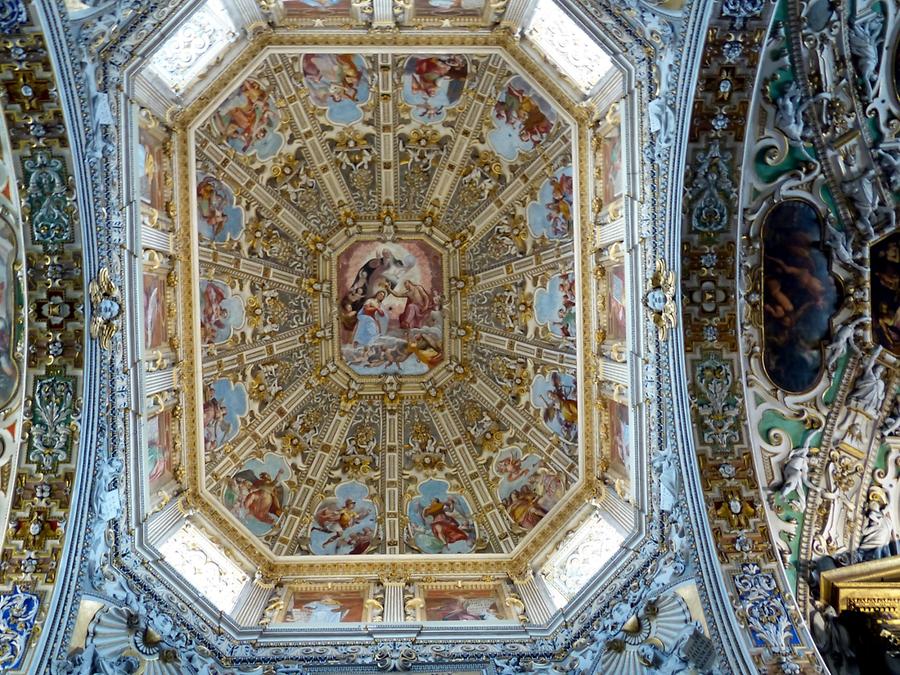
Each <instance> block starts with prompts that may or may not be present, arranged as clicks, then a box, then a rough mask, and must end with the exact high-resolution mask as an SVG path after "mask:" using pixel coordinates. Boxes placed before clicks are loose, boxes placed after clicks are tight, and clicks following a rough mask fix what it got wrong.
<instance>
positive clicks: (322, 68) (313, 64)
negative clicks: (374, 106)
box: [302, 54, 370, 124]
mask: <svg viewBox="0 0 900 675" xmlns="http://www.w3.org/2000/svg"><path fill="white" fill-rule="evenodd" d="M302 64H303V81H304V82H305V83H306V86H307V88H308V89H309V98H310V100H311V101H312V102H313V103H314V104H316V105H317V106H319V107H320V108H325V109H326V111H327V112H326V113H325V116H326V117H327V118H328V120H329V121H330V122H332V123H333V124H353V123H354V122H359V121H360V120H361V119H362V117H363V111H362V108H361V107H360V106H361V104H363V103H366V102H367V101H368V100H369V93H370V92H369V69H368V67H367V66H366V61H365V59H364V58H363V57H362V56H361V55H359V54H304V55H303V62H302Z"/></svg>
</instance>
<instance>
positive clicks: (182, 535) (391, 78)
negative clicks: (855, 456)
mask: <svg viewBox="0 0 900 675" xmlns="http://www.w3.org/2000/svg"><path fill="white" fill-rule="evenodd" d="M215 16H216V18H215V21H213V20H212V19H204V20H207V21H209V30H210V31H212V32H215V31H219V32H222V35H223V36H225V37H228V36H232V37H231V38H230V39H234V40H236V45H235V47H233V48H229V49H226V50H224V51H223V52H221V53H220V55H219V56H218V57H215V58H209V57H208V56H203V57H202V58H201V59H200V60H201V61H204V63H205V64H206V65H204V66H202V67H197V66H192V69H187V70H185V71H184V77H183V78H182V79H181V80H178V81H175V79H174V78H175V77H176V75H175V74H174V71H172V69H171V67H169V65H167V64H168V62H167V61H165V60H160V58H158V57H153V58H151V59H150V60H149V62H148V66H147V67H146V68H144V70H143V71H141V73H140V75H139V76H138V78H137V80H136V83H137V85H138V90H139V91H143V92H149V91H151V90H153V91H155V92H156V93H155V94H154V95H153V96H148V97H147V102H146V106H145V107H144V108H143V109H142V110H141V111H139V114H138V126H139V131H138V134H137V142H138V145H139V148H140V152H141V156H142V158H143V161H142V162H139V164H142V166H140V168H139V171H138V174H139V178H140V180H139V183H140V185H139V191H140V194H141V204H142V206H141V213H142V218H143V229H142V246H143V248H144V251H145V258H144V266H143V285H144V301H145V306H144V307H145V320H144V329H145V330H144V336H143V341H142V342H143V345H142V347H141V349H142V353H143V354H144V358H145V360H146V362H147V363H148V364H149V365H148V371H149V372H148V373H147V374H146V376H145V378H144V382H145V384H144V388H145V392H146V395H147V397H148V401H149V403H148V409H147V412H146V415H147V418H148V423H147V427H146V429H147V432H146V436H145V439H146V440H144V442H143V443H144V446H145V448H146V449H145V450H144V456H143V458H142V459H141V461H140V466H139V468H140V472H141V476H142V477H141V479H140V481H139V482H138V483H137V487H138V491H137V492H136V493H135V494H136V495H143V497H142V500H143V503H144V504H145V506H144V507H140V506H139V507H138V509H141V508H143V509H145V512H146V515H145V522H146V537H147V541H148V543H150V544H151V545H153V546H156V547H157V548H158V550H160V551H161V552H162V558H163V559H164V560H167V561H168V563H167V564H169V565H171V567H172V568H173V569H174V570H175V571H176V572H177V573H178V574H179V575H180V576H181V577H182V578H183V579H185V580H186V581H187V582H188V583H189V584H190V585H191V586H193V587H194V588H196V589H198V590H200V592H201V594H202V595H204V596H205V597H206V598H207V599H210V598H215V601H214V604H215V606H216V608H217V609H219V610H223V611H229V612H232V614H233V615H234V616H235V618H236V619H237V620H238V621H241V622H250V623H251V624H252V623H253V622H254V621H256V620H259V615H258V613H255V612H258V611H259V609H260V608H259V607H258V602H259V601H258V600H254V599H253V598H255V597H257V596H258V595H259V594H258V593H257V592H256V591H250V590H247V591H241V590H240V589H241V585H242V584H244V583H251V581H250V580H251V579H253V578H255V579H256V580H257V582H259V583H263V584H266V587H267V588H271V587H272V586H275V587H276V589H277V591H276V597H278V598H281V600H280V602H282V603H283V607H282V609H281V610H279V611H277V612H273V614H272V616H270V617H269V619H267V620H268V621H276V622H284V623H292V624H297V623H301V624H302V623H309V622H312V623H316V622H319V621H323V620H325V619H324V618H323V617H324V614H321V613H317V612H315V611H313V610H310V611H309V612H306V610H303V609H302V608H304V607H307V605H308V604H309V603H310V602H312V603H313V604H315V603H316V602H318V600H314V599H311V598H313V597H314V596H316V594H318V595H317V596H316V597H318V598H319V600H321V599H322V597H324V596H322V593H323V592H327V594H328V597H332V596H334V597H333V598H332V599H333V600H335V602H337V603H338V605H340V604H341V603H345V602H346V603H349V605H352V606H353V607H356V605H357V604H358V602H362V603H364V610H365V611H362V613H360V612H357V611H356V610H355V609H354V610H353V611H350V612H349V613H348V615H347V616H348V617H353V618H346V619H345V620H347V621H365V620H375V619H378V618H379V617H380V616H381V614H380V612H381V611H387V615H388V616H391V617H392V619H393V620H398V619H399V618H402V617H400V616H399V615H397V614H396V612H397V611H398V610H397V609H396V605H395V606H394V607H395V608H394V609H393V610H383V608H382V609H378V607H379V606H381V605H382V604H383V603H385V602H387V600H386V599H384V598H386V596H384V595H383V594H384V593H386V592H387V591H386V590H384V587H382V586H380V585H379V584H380V583H381V582H379V581H378V580H379V579H381V580H383V579H385V578H393V577H399V578H403V579H407V580H409V581H408V582H406V583H409V582H412V583H413V584H414V586H407V588H408V589H409V590H408V592H409V593H412V595H413V596H414V598H412V599H413V600H415V602H414V603H413V605H411V606H410V607H412V609H410V608H408V609H409V611H408V612H407V620H415V619H419V620H430V617H431V614H429V612H431V609H434V607H435V606H439V605H441V603H442V602H444V600H447V601H448V602H449V599H448V598H450V597H451V596H452V595H453V593H450V595H448V596H447V597H446V598H444V600H441V598H442V597H444V596H443V595H441V594H444V595H447V593H449V592H450V590H451V589H456V591H460V589H462V591H464V593H463V594H464V595H466V594H471V595H472V598H470V599H471V600H472V602H474V603H475V604H476V605H477V604H478V603H479V602H482V600H483V601H484V602H486V603H487V605H485V606H488V605H491V604H492V603H494V602H495V601H496V602H499V603H500V605H498V607H501V609H500V610H496V612H495V613H496V618H500V619H504V620H513V619H515V618H516V617H517V616H521V617H524V616H525V614H524V612H525V611H526V604H527V605H530V606H531V607H530V609H528V610H527V611H528V613H529V615H531V616H534V617H539V616H542V615H549V613H550V612H552V610H553V608H554V607H555V606H556V605H557V604H564V603H565V602H566V601H567V599H568V597H571V596H572V595H574V594H575V593H576V592H577V591H578V589H579V588H580V586H581V585H583V584H584V583H585V581H586V580H588V579H590V578H592V577H593V575H594V574H595V573H596V572H597V571H598V570H599V569H600V567H602V565H603V564H604V562H605V561H606V560H608V559H610V558H612V557H615V556H616V555H620V554H618V553H617V551H618V545H619V543H621V542H623V541H624V540H625V539H626V538H628V537H629V536H630V537H632V540H636V538H637V537H639V536H640V533H639V531H638V532H634V533H633V534H629V528H633V527H635V526H636V525H637V524H638V521H637V519H636V515H635V511H634V502H635V497H634V495H635V494H636V493H637V490H636V488H635V485H634V484H635V476H636V475H638V476H642V475H643V471H642V470H638V466H639V463H638V460H637V456H638V448H637V447H636V443H635V442H634V440H633V438H632V432H631V431H630V430H631V429H633V428H634V425H635V424H640V423H641V417H640V415H639V413H637V412H633V411H632V406H631V393H630V379H631V374H630V372H629V369H628V366H627V358H626V353H627V352H626V350H627V344H628V340H629V333H630V328H629V315H630V310H628V309H627V300H626V298H627V296H629V295H631V294H632V291H631V290H629V288H628V287H629V285H630V282H629V271H628V270H629V265H630V263H629V261H628V256H627V255H626V253H625V248H624V239H625V233H626V231H628V229H629V228H630V227H632V225H631V224H630V221H629V223H626V222H625V221H626V216H627V211H626V209H625V208H624V206H625V203H626V199H627V196H626V168H625V166H624V155H625V154H626V150H625V148H626V147H630V146H626V145H625V142H626V141H628V142H630V140H629V139H630V138H631V135H630V134H631V131H630V130H629V128H628V126H627V125H626V124H625V123H624V122H625V120H623V116H622V114H621V109H620V108H621V106H622V105H623V99H622V81H621V76H620V75H619V74H617V73H616V71H610V72H609V73H607V75H606V77H605V79H604V80H603V82H602V83H601V84H600V85H597V84H590V81H592V78H593V80H596V78H597V77H599V76H600V75H598V73H599V72H600V71H598V70H597V68H596V66H594V67H591V68H585V67H580V68H579V67H577V66H575V65H573V64H572V63H569V62H566V61H565V59H564V58H563V57H562V56H560V53H559V52H555V55H554V59H543V58H536V57H538V56H540V49H541V48H542V45H543V44H544V42H546V41H547V40H550V41H552V40H553V39H555V38H554V37H553V35H554V33H553V31H550V33H547V31H546V29H545V28H546V27H542V26H538V25H535V26H533V27H532V28H531V29H529V33H528V36H529V37H528V39H527V40H526V41H524V42H523V41H520V40H518V39H515V38H514V37H512V36H511V35H510V33H508V32H497V31H493V32H492V31H484V32H473V33H470V34H466V35H463V34H460V33H454V32H453V31H446V30H444V31H441V30H422V31H421V32H417V33H415V34H405V35H404V36H403V38H402V39H399V40H398V39H395V38H394V36H392V35H390V34H387V33H383V34H379V33H370V34H367V35H366V36H365V37H364V38H363V37H362V36H360V35H355V34H354V35H351V34H341V33H337V32H334V31H320V30H304V29H299V30H297V29H289V30H283V31H275V32H272V33H266V34H262V35H260V36H257V37H256V38H254V39H253V40H251V41H250V42H249V44H246V43H245V39H244V38H240V37H238V38H235V37H234V35H237V33H235V32H234V30H233V26H232V29H229V28H228V26H227V25H226V24H227V21H226V20H225V19H224V18H223V17H222V16H221V15H220V14H216V15H215ZM466 16H468V15H466ZM195 17H201V18H202V12H200V11H198V13H197V14H195ZM303 17H305V14H303V12H300V13H299V14H298V13H294V14H291V13H288V14H287V15H286V18H285V20H286V21H287V22H288V23H292V22H293V23H295V24H296V23H297V22H299V23H300V24H303V22H304V21H305V19H304V18H303ZM553 17H555V18H553ZM553 17H551V18H552V20H553V21H558V20H559V19H558V17H557V16H556V15H553ZM197 20H199V19H197ZM466 20H467V21H468V19H466ZM235 25H236V24H235ZM223 31H224V32H223ZM229 31H230V32H229ZM178 35H180V33H179V34H178ZM177 39H179V38H177V35H176V37H174V38H171V40H175V41H176V42H177ZM223 39H224V37H223ZM585 39H587V38H585ZM577 42H578V40H575V41H574V43H577ZM591 45H593V47H592V49H597V46H596V44H594V43H591ZM161 49H162V51H161V52H159V53H163V52H166V50H171V47H170V46H169V45H167V44H164V45H163V46H162V48H161ZM582 66H584V64H582ZM204 68H205V70H204ZM571 73H575V74H577V77H576V76H575V75H572V74H571ZM163 87H168V89H169V92H170V93H169V94H167V96H169V97H171V98H170V99H169V100H178V99H181V100H182V101H186V102H185V103H184V104H183V108H179V109H178V110H177V111H176V112H173V110H172V109H169V110H168V111H165V110H162V109H161V108H160V100H161V99H162V100H166V98H165V97H164V96H163V97H161V96H160V93H159V92H160V91H161V90H162V88H163ZM585 92H591V95H590V96H588V95H586V94H585ZM629 161H631V160H629ZM627 217H629V218H630V216H627ZM598 309H599V311H597V310H598ZM175 362H177V363H178V365H177V371H176V374H175V376H176V377H177V388H176V389H174V390H173V389H171V388H169V387H168V385H167V384H166V382H165V379H166V377H167V376H166V375H165V373H167V372H169V368H170V364H174V363H175ZM185 516H186V517H185ZM185 521H189V524H188V525H187V526H184V525H183V524H182V523H184V522H185ZM601 540H602V541H601ZM173 542H177V543H173ZM574 549H579V550H582V551H593V552H594V553H593V554H592V555H591V556H587V557H582V558H577V557H572V556H571V555H570V553H568V552H571V551H572V550H574ZM188 550H189V551H195V552H199V553H197V554H196V555H194V554H192V557H189V558H184V559H181V558H179V559H177V560H175V559H172V556H179V555H180V553H179V551H188ZM567 558H568V560H567ZM576 559H577V560H578V562H577V563H576V562H575V561H576ZM198 560H199V561H206V562H197V561H198ZM229 561H230V562H229ZM576 567H577V569H576ZM204 570H206V571H204ZM210 570H213V571H210ZM535 573H536V574H538V575H543V576H546V578H547V583H546V584H544V583H543V582H541V583H540V584H539V586H540V589H539V590H536V591H534V592H533V593H532V592H531V591H528V592H526V591H524V590H522V589H521V588H519V585H518V584H519V583H520V582H519V581H515V579H519V580H520V581H522V583H524V581H523V580H525V579H526V578H532V577H531V575H532V574H535ZM242 575H243V576H242ZM226 579H227V580H228V582H227V584H226V583H225V580H226ZM242 579H243V580H244V581H242ZM379 589H381V590H379ZM456 591H454V592H456ZM248 593H249V594H250V595H248ZM335 594H337V595H335ZM342 594H343V595H342ZM479 594H481V595H479ZM523 594H526V595H527V594H530V595H529V597H528V598H527V599H526V600H527V602H525V601H523V599H522V595H523ZM338 596H341V597H338ZM467 597H468V596H467ZM479 597H481V598H482V600H478V598H479ZM379 598H382V599H381V600H379ZM429 598H430V599H429ZM419 601H421V605H420V604H419ZM507 601H508V602H507ZM391 602H394V601H391ZM523 602H524V603H525V604H523ZM248 603H249V604H248ZM517 603H518V604H517ZM326 604H327V603H326ZM329 606H330V605H329ZM248 607H249V608H252V607H256V609H255V610H253V611H251V609H248ZM284 607H287V608H284ZM429 607H431V609H429ZM291 608H293V609H291ZM307 609H309V608H308V607H307ZM323 611H324V610H323ZM435 611H436V610H435ZM298 612H299V614H297V616H301V615H302V616H303V617H305V618H303V619H297V620H296V621H295V620H294V619H293V618H292V617H293V616H294V614H296V613H298ZM305 612H306V613H305ZM326 613H327V612H326ZM306 614H310V616H306ZM482 618H486V617H482Z"/></svg>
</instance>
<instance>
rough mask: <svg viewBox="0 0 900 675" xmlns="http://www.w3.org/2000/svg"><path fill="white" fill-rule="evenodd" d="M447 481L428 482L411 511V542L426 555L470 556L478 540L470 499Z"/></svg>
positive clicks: (412, 505) (413, 501) (421, 488)
mask: <svg viewBox="0 0 900 675" xmlns="http://www.w3.org/2000/svg"><path fill="white" fill-rule="evenodd" d="M449 489H450V484H449V483H448V482H447V481H443V480H426V481H425V482H424V483H422V484H421V485H420V486H419V494H417V495H416V496H415V497H413V498H412V499H411V500H410V502H409V506H408V508H407V516H408V517H409V537H410V539H411V541H410V542H409V543H410V545H411V546H413V547H414V548H416V549H418V550H420V551H421V552H422V553H468V552H470V551H471V550H472V549H473V548H474V546H475V538H476V536H477V532H476V528H475V521H474V519H473V518H472V508H471V507H470V506H469V502H468V501H466V498H465V497H463V496H462V495H460V494H456V493H454V492H449Z"/></svg>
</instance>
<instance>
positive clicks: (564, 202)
mask: <svg viewBox="0 0 900 675" xmlns="http://www.w3.org/2000/svg"><path fill="white" fill-rule="evenodd" d="M550 186H551V189H552V198H551V201H550V202H549V203H547V204H546V205H545V206H546V207H547V220H548V221H549V222H550V231H551V232H552V234H553V236H554V237H557V238H560V237H565V236H566V235H567V234H569V228H570V227H571V225H572V202H573V201H574V197H573V192H572V190H573V188H572V176H570V175H569V174H567V173H563V174H561V175H559V176H551V178H550Z"/></svg>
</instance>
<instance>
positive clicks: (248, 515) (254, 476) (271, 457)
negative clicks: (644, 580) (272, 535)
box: [222, 453, 291, 535]
mask: <svg viewBox="0 0 900 675" xmlns="http://www.w3.org/2000/svg"><path fill="white" fill-rule="evenodd" d="M290 475H291V469H290V467H289V466H288V464H287V462H286V461H285V460H284V458H283V457H281V456H280V455H276V454H273V453H267V454H266V456H265V458H263V459H262V460H259V459H250V460H248V461H247V462H245V463H244V466H243V467H242V468H241V470H240V471H237V472H236V473H235V474H234V475H233V476H231V478H229V479H228V480H227V481H226V483H225V488H224V490H223V491H222V501H223V502H224V504H225V506H226V508H228V510H229V511H230V512H231V514H232V515H233V516H234V517H235V518H237V519H238V520H239V521H240V522H241V523H242V524H243V525H244V526H246V528H247V529H248V530H250V531H251V532H252V533H253V534H255V535H263V534H266V533H267V532H269V531H270V530H271V529H272V528H273V527H275V526H276V525H277V524H278V522H279V521H280V520H281V516H282V514H283V513H284V506H285V501H286V497H287V489H286V488H285V486H284V481H285V479H287V478H288V477H290Z"/></svg>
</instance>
